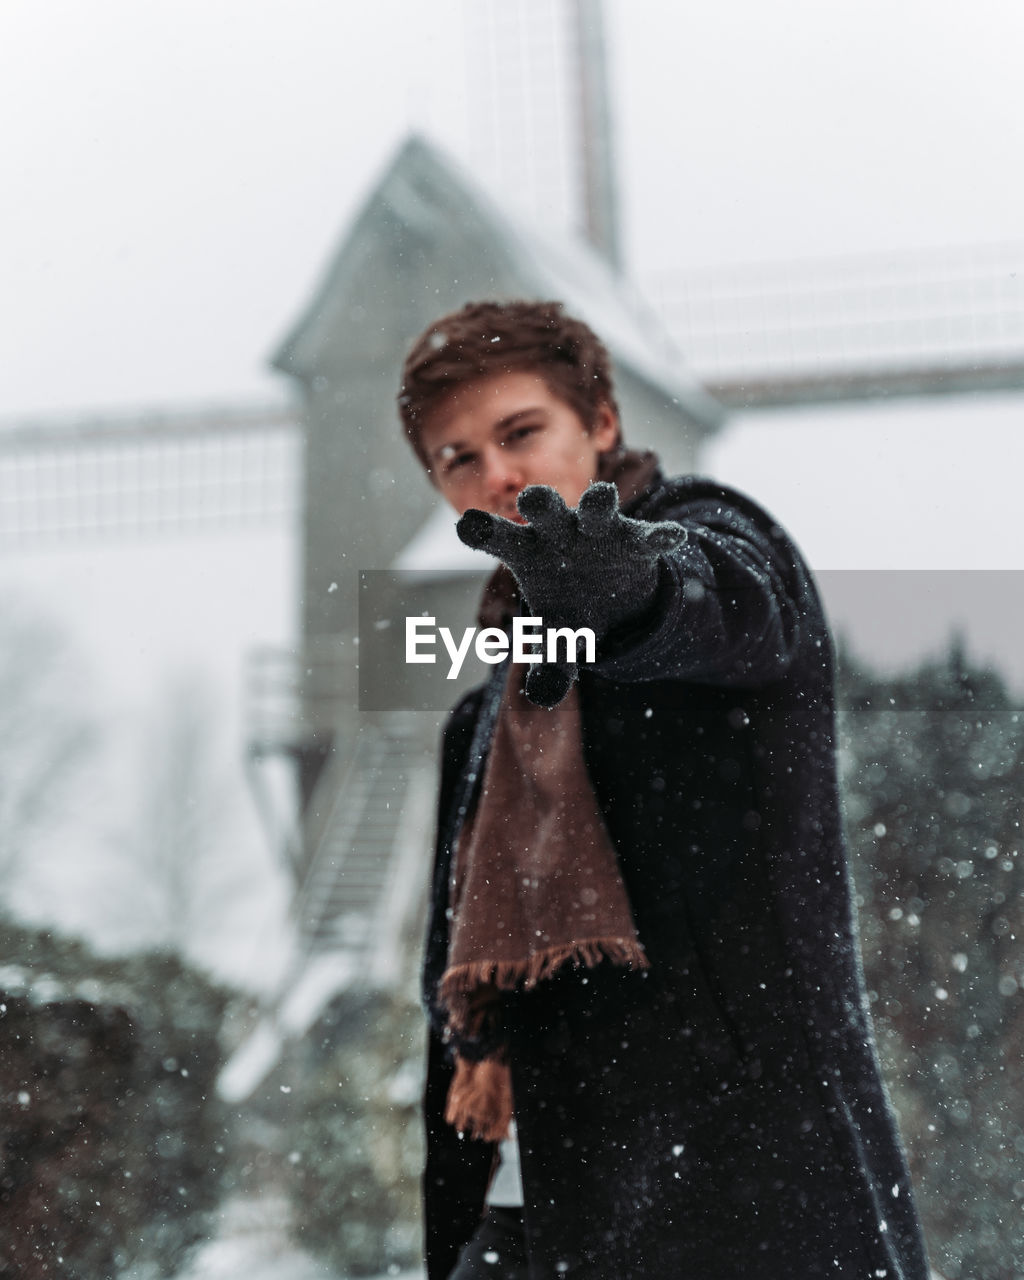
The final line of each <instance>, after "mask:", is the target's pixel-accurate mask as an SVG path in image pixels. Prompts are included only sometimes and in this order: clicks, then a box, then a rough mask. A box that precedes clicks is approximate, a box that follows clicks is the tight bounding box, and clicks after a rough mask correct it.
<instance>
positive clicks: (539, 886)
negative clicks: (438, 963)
mask: <svg viewBox="0 0 1024 1280" xmlns="http://www.w3.org/2000/svg"><path fill="white" fill-rule="evenodd" d="M656 470H657V459H656V458H655V456H654V455H653V454H651V453H642V454H641V453H635V452H621V453H617V454H613V455H605V456H603V457H602V458H601V466H600V469H599V472H598V479H601V480H610V481H612V482H613V483H614V484H615V485H616V486H617V488H618V490H619V500H620V502H622V503H625V502H628V501H629V499H630V498H632V497H634V496H636V495H637V494H638V493H640V492H642V491H643V489H644V488H646V487H647V485H648V484H649V483H650V481H651V479H652V477H653V475H654V473H655V471H656ZM517 605H518V589H517V587H516V584H515V579H514V578H513V577H512V575H511V574H510V573H509V571H508V570H507V569H506V568H505V567H504V566H501V567H500V568H499V569H498V570H497V571H496V573H495V574H494V575H493V576H492V578H491V580H490V581H489V582H488V584H487V587H486V589H485V591H484V597H483V600H482V602H481V611H480V621H481V624H482V625H486V626H495V625H507V624H508V622H509V619H510V617H511V615H512V613H513V612H514V610H515V608H516V606H517ZM528 669H529V668H528V665H527V664H525V663H524V664H518V665H516V666H513V668H512V670H511V671H510V673H509V678H508V681H507V682H506V685H505V690H504V693H503V695H502V700H501V705H500V707H499V710H498V717H497V722H496V724H495V729H494V737H493V740H492V742H491V748H490V753H489V755H488V759H487V765H486V767H485V770H484V777H483V781H482V785H481V790H480V798H479V800H478V802H477V806H476V809H475V811H474V812H473V813H472V814H471V815H470V817H469V818H468V819H467V820H466V822H465V824H464V826H463V829H462V832H461V833H460V836H459V840H458V845H457V847H456V850H455V869H454V877H453V887H452V896H451V902H450V906H451V908H452V916H453V919H452V928H451V935H450V942H449V948H448V964H447V968H446V969H445V972H444V975H443V977H442V979H441V986H440V993H439V994H440V1000H441V1003H442V1005H443V1006H444V1007H445V1009H446V1011H447V1015H448V1022H449V1024H450V1026H451V1028H452V1030H453V1031H454V1032H456V1033H457V1034H456V1041H457V1040H458V1036H459V1035H462V1036H470V1037H472V1036H474V1035H476V1034H478V1032H479V1029H480V1027H481V1025H482V1024H483V1022H484V1021H485V1020H486V1018H487V1017H488V1015H489V1014H491V1013H493V1011H494V1009H495V1006H496V1005H497V1003H498V1001H499V1000H500V993H501V992H502V991H511V990H513V989H520V990H530V988H532V987H535V986H536V985H537V983H538V982H543V981H544V980H545V979H547V978H550V977H551V976H552V975H553V974H555V973H556V972H558V970H560V969H561V968H562V967H563V966H564V965H566V964H572V965H575V966H577V967H579V966H587V967H592V966H593V965H596V964H598V963H599V962H600V961H602V960H608V961H610V962H611V963H612V964H616V965H622V966H623V967H626V968H634V969H646V968H648V967H649V962H648V960H647V957H646V955H645V954H644V949H643V945H642V944H641V942H640V940H639V939H638V937H637V933H636V927H635V925H634V923H633V915H632V910H631V908H630V904H629V898H628V896H627V893H626V888H625V886H624V884H623V883H622V877H621V874H620V872H619V867H618V862H617V859H616V855H615V850H614V849H613V847H612V843H611V839H610V837H609V836H608V832H607V830H606V829H605V825H604V820H603V819H602V817H601V813H600V810H599V808H598V804H597V798H596V796H595V795H594V789H593V786H592V785H591V782H590V778H589V776H588V774H587V770H586V765H585V763H584V759H583V735H582V721H581V714H580V700H579V690H578V686H576V685H574V686H573V688H572V689H571V690H570V693H569V695H568V697H566V698H565V700H564V701H563V702H562V703H560V704H559V705H558V706H557V707H555V708H553V709H552V710H547V709H545V708H542V707H537V706H534V705H533V703H531V702H529V701H528V700H527V698H526V696H525V694H524V693H523V685H524V683H525V680H526V673H527V671H528ZM446 1119H447V1120H448V1122H449V1123H450V1124H452V1125H454V1126H455V1127H456V1128H457V1129H459V1130H460V1131H461V1132H467V1133H469V1134H471V1135H472V1136H473V1137H477V1138H483V1139H485V1140H486V1141H490V1142H496V1141H498V1140H500V1139H501V1138H504V1137H505V1135H506V1134H507V1132H508V1127H509V1123H510V1121H511V1119H512V1089H511V1084H510V1079H509V1070H508V1065H507V1063H506V1062H505V1061H504V1059H503V1056H502V1055H501V1053H500V1051H499V1052H498V1053H497V1054H496V1055H494V1056H490V1057H485V1058H483V1059H482V1060H480V1061H470V1060H468V1059H466V1058H463V1057H461V1056H460V1055H459V1054H458V1053H456V1073H455V1078H454V1080H453V1081H452V1085H451V1088H450V1090H449V1094H448V1105H447V1109H446Z"/></svg>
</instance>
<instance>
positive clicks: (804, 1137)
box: [399, 302, 927, 1280]
mask: <svg viewBox="0 0 1024 1280" xmlns="http://www.w3.org/2000/svg"><path fill="white" fill-rule="evenodd" d="M399 407H400V412H401V416H402V421H403V424H404V427H405V430H406V432H407V434H408V437H409V439H410V442H411V443H412V445H413V447H414V449H415V450H416V453H417V456H418V457H419V458H420V460H421V462H422V463H423V464H424V466H425V468H426V470H427V473H428V475H429V477H430V479H431V481H432V483H433V484H434V485H435V486H436V487H437V489H438V490H439V491H440V493H441V494H442V496H443V497H444V498H445V499H446V500H447V501H448V502H449V503H450V504H451V506H452V507H453V508H454V509H455V511H456V512H457V513H458V514H459V517H460V520H459V525H458V528H459V533H460V536H461V537H462V538H463V540H464V541H466V542H468V543H469V544H470V545H473V546H477V547H483V548H485V549H487V550H490V551H491V552H492V554H494V555H495V556H496V557H497V558H498V559H500V560H501V561H502V562H503V563H502V565H501V567H499V569H498V570H497V572H496V574H495V575H494V577H493V578H492V580H491V582H490V583H489V585H488V589H487V591H486V592H485V596H484V601H483V605H482V610H481V620H482V621H483V622H484V623H486V624H488V625H504V626H506V627H507V626H508V624H509V619H510V618H511V617H512V616H513V615H514V614H515V612H516V611H517V610H519V611H525V612H526V613H528V614H529V615H530V616H538V617H540V618H542V620H543V622H544V624H545V626H557V627H569V628H574V629H575V628H580V627H589V628H591V629H592V630H593V632H594V634H595V637H596V640H597V647H596V654H595V661H594V662H593V663H590V664H586V663H584V664H582V665H580V666H577V665H576V664H575V662H573V661H572V660H571V658H570V657H569V656H568V655H566V656H565V657H564V658H562V660H561V661H560V662H558V663H539V664H536V665H530V666H526V664H510V663H505V664H503V665H501V666H498V667H496V668H495V673H494V677H493V678H492V680H491V681H490V682H489V684H488V685H487V686H486V687H485V688H482V689H478V690H475V691H474V692H473V693H471V694H470V695H469V696H468V697H467V698H465V699H464V700H463V701H462V702H461V703H460V704H459V705H458V706H457V707H456V708H455V710H454V712H453V713H452V716H451V717H450V720H449V723H448V726H447V729H446V732H445V740H444V749H443V768H442V778H441V795H440V810H439V814H440V817H439V830H438V846H437V861H436V865H435V871H434V879H433V893H432V901H431V918H430V926H429V931H428V940H427V955H426V963H425V969H424V996H425V1000H426V1003H427V1006H428V1009H429V1012H430V1018H431V1032H430V1058H429V1066H428V1078H427V1087H426V1094H425V1112H426V1117H425V1118H426V1127H427V1164H426V1173H425V1182H424V1190H425V1211H426V1227H427V1263H428V1275H429V1277H430V1280H442V1278H443V1277H448V1276H453V1277H457V1280H468V1277H471V1276H477V1275H488V1276H493V1277H513V1276H523V1277H526V1276H528V1277H530V1278H531V1280H541V1278H544V1280H547V1278H548V1277H552V1278H554V1277H560V1276H577V1277H586V1278H587V1280H591V1278H594V1280H613V1278H614V1280H624V1278H628V1277H637V1278H638V1280H639V1278H640V1277H664V1278H666V1280H668V1278H669V1277H671V1278H672V1280H676V1278H677V1277H678V1278H679V1280H779V1278H780V1277H786V1278H787V1280H823V1278H824V1277H841V1278H842V1280H853V1278H854V1277H856V1278H857V1280H866V1278H868V1277H878V1278H879V1280H881V1278H882V1277H887V1278H888V1280H926V1277H927V1265H926V1262H925V1255H924V1248H923V1244H922V1240H921V1236H920V1230H919V1227H918V1223H917V1219H916V1214H915V1210H914V1206H913V1196H912V1190H911V1186H910V1182H909V1177H908V1174H907V1170H906V1165H905V1161H904V1158H903V1154H902V1151H901V1148H900V1144H899V1139H898V1136H897V1132H896V1127H895V1122H894V1119H893V1116H892V1112H891V1109H890V1107H889V1104H888V1101H887V1099H886V1096H885V1092H884V1088H883V1086H882V1083H881V1079H880V1075H879V1070H878V1065H877V1061H876V1057H875V1052H874V1045H873V1040H872V1033H871V1029H870V1024H869V1021H868V1016H867V1013H866V1006H865V1000H864V991H863V982H862V977H861V972H860V960H859V953H858V949H857V942H856V934H855V926H854V922H853V915H852V909H851V901H850V886H849V879H848V873H847V864H846V855H845V851H844V846H843V839H842V834H841V829H840V816H839V803H838V798H837V788H836V777H835V761H834V744H833V693H832V657H831V646H830V639H829V635H828V631H827V629H826V625H825V622H824V619H823V616H822V612H821V607H820V604H819V601H818V598H817V595H816V592H815V589H814V586H813V584H812V582H811V579H810V576H809V574H808V571H807V569H806V567H805V566H804V564H803V561H802V560H801V558H800V555H799V553H798V552H797V550H796V548H795V547H794V546H793V544H792V543H791V542H790V540H789V539H788V537H787V536H786V534H785V533H784V532H783V531H782V530H781V529H780V528H779V527H778V525H777V524H776V523H775V522H774V521H773V520H772V519H771V518H770V517H769V516H767V515H766V514H765V513H764V512H763V511H762V510H761V509H760V508H759V507H757V506H756V505H755V504H754V503H753V502H751V501H750V500H749V499H747V498H745V497H743V496H742V495H740V494H738V493H735V492H733V491H731V490H728V489H726V488H724V487H723V486H720V485H717V484H714V483H712V482H710V481H707V480H700V479H696V478H694V477H683V478H679V479H675V480H667V479H665V478H664V477H663V475H662V474H661V472H660V469H659V468H658V465H657V460H656V459H655V458H654V457H653V455H651V454H640V453H634V452H631V451H627V450H626V449H624V447H623V445H622V440H621V434H620V427H619V420H618V410H617V406H616V403H615V398H614V391H613V387H612V382H611V375H610V369H609V362H608V357H607V353H606V352H605V350H604V348H603V346H602V345H601V343H600V342H599V341H598V339H597V338H596V337H595V335H594V334H593V333H592V332H591V331H590V330H589V329H588V328H587V327H586V326H585V325H583V324H581V323H580V322H578V321H576V320H573V319H572V318H570V317H568V316H566V315H565V314H564V313H563V311H562V309H561V307H560V306H559V305H557V304H554V303H525V302H518V303H508V304H503V305H501V304H495V303H478V304H470V305H469V306H467V307H465V308H463V309H462V310H461V311H460V312H458V313H455V314H454V315H451V316H446V317H444V318H443V319H441V320H438V321H437V322H436V323H435V324H434V325H432V326H430V328H429V329H428V330H427V332H426V333H425V334H423V335H422V337H421V338H420V339H419V340H418V341H417V342H416V344H415V345H414V346H413V348H412V350H411V352H410V354H409V356H408V358H407V360H406V363H405V367H404V371H403V387H402V392H401V395H400V397H399ZM513 1121H514V1123H513ZM499 1144H500V1151H501V1158H500V1160H499V1158H498V1151H499ZM517 1163H518V1166H519V1167H518V1168H517V1167H516V1166H517ZM496 1170H497V1172H495V1171H496ZM517 1201H518V1203H517Z"/></svg>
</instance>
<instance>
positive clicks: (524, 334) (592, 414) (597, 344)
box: [398, 302, 621, 467]
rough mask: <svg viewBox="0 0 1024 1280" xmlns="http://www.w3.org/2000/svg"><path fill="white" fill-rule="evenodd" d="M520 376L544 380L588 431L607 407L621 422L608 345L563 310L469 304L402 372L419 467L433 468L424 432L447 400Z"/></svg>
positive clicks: (422, 339) (430, 331)
mask: <svg viewBox="0 0 1024 1280" xmlns="http://www.w3.org/2000/svg"><path fill="white" fill-rule="evenodd" d="M519 371H525V372H529V373H537V374H539V375H540V377H542V378H543V379H544V381H545V383H546V384H547V387H548V390H549V391H550V392H551V394H552V395H555V396H558V398H559V399H560V400H564V401H565V403H566V404H567V405H569V407H570V408H571V409H572V410H574V412H575V413H576V414H578V415H579V418H580V421H581V422H582V423H583V425H584V426H585V427H586V429H587V430H588V431H591V430H593V428H594V426H595V425H596V423H597V414H598V410H599V409H600V407H601V405H602V404H606V405H608V406H609V407H610V408H611V409H613V410H614V411H615V414H616V416H618V405H617V404H616V403H615V393H614V389H613V387H612V374H611V361H610V359H609V356H608V352H607V351H606V349H605V346H604V343H602V342H601V340H600V338H598V336H597V335H596V334H595V333H594V332H593V330H592V329H590V328H589V327H588V326H587V325H585V324H584V323H583V322H582V320H575V319H573V317H572V316H568V315H566V314H565V311H564V310H563V308H562V304H561V303H560V302H468V303H467V304H466V305H465V306H464V307H463V308H462V309H461V310H459V311H453V312H452V313H451V314H450V315H447V316H442V317H441V318H440V319H439V320H435V321H434V323H433V324H432V325H430V326H429V327H428V328H427V329H426V330H425V331H424V332H423V333H422V334H421V335H420V336H419V337H418V338H417V339H416V341H415V342H414V343H413V345H412V348H411V349H410V351H409V354H408V356H406V360H405V364H404V365H403V367H402V389H401V391H400V392H399V395H398V412H399V415H400V417H401V419H402V425H403V427H404V428H405V433H406V436H407V437H408V439H409V443H410V444H411V445H412V447H413V449H415V451H416V456H417V457H418V458H419V460H420V462H422V463H423V465H424V466H425V467H426V466H427V465H428V462H427V457H426V455H425V454H424V452H423V449H422V447H421V445H420V429H421V427H422V426H423V424H424V422H426V420H427V418H429V416H430V414H431V413H433V411H434V410H435V409H436V408H437V406H438V405H439V404H440V403H441V401H442V400H443V399H444V398H445V397H446V396H447V395H449V394H450V393H451V392H452V391H454V390H455V388H456V387H459V386H461V385H462V384H463V383H466V382H470V381H472V380H473V379H474V378H486V377H490V376H492V375H493V374H496V373H511V372H519ZM620 447H621V439H620V440H618V441H617V442H616V445H615V448H616V449H618V448H620Z"/></svg>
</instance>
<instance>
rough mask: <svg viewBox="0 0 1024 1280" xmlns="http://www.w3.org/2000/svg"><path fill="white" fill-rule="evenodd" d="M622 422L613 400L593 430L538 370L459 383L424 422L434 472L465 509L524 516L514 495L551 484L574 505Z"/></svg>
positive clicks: (454, 502) (452, 498)
mask: <svg viewBox="0 0 1024 1280" xmlns="http://www.w3.org/2000/svg"><path fill="white" fill-rule="evenodd" d="M617 435H618V422H617V419H616V416H615V413H614V410H612V409H611V408H610V407H609V406H608V405H602V406H601V409H600V410H599V411H598V418H597V422H596V424H595V426H594V429H593V431H590V432H588V431H587V429H586V427H585V426H584V425H583V422H582V420H581V419H580V417H579V415H578V414H577V413H576V411H575V410H574V409H572V408H570V407H569V405H568V404H566V402H565V401H564V400H561V399H559V397H558V396H556V395H554V394H553V393H552V392H551V391H550V389H549V388H548V385H547V383H546V382H545V381H544V379H543V378H542V377H541V376H540V374H537V373H528V372H521V373H499V374H494V375H492V376H490V377H486V378H477V379H474V380H473V381H472V382H467V383H465V384H464V385H463V386H461V387H457V388H456V389H455V390H454V391H453V392H452V393H451V394H450V395H449V396H448V397H447V398H446V399H445V400H443V401H442V402H441V404H440V405H438V407H437V408H436V409H435V410H434V412H433V413H432V414H431V415H430V417H429V418H428V419H427V421H426V422H425V423H424V425H423V429H422V432H421V435H420V441H421V443H422V446H423V449H424V451H425V452H426V455H427V459H428V462H429V466H430V475H431V478H432V480H433V481H434V483H435V484H436V486H437V488H438V489H439V490H440V492H441V494H442V496H443V497H444V498H446V499H447V500H448V502H449V503H450V504H451V505H452V506H453V507H454V508H455V510H456V511H457V512H458V513H459V515H461V514H462V513H463V512H464V511H466V510H468V509H469V508H470V507H477V508H479V509H480V510H481V511H489V512H491V513H492V514H493V515H499V516H505V517H506V518H507V519H509V520H517V521H521V517H520V515H519V513H518V511H517V510H516V495H517V494H519V493H520V492H521V491H522V490H523V489H525V488H526V486H527V485H531V484H546V485H550V486H551V488H552V489H555V490H556V491H557V492H558V493H560V494H561V495H562V497H563V498H564V499H565V501H566V503H567V504H568V505H569V506H570V507H575V506H576V505H577V504H578V503H579V500H580V497H581V495H582V494H583V491H584V490H585V489H586V488H587V486H588V485H589V484H590V483H591V481H592V480H594V479H595V478H596V476H597V457H598V454H599V453H602V452H603V451H604V450H606V449H610V448H612V446H613V445H614V444H615V441H616V438H617Z"/></svg>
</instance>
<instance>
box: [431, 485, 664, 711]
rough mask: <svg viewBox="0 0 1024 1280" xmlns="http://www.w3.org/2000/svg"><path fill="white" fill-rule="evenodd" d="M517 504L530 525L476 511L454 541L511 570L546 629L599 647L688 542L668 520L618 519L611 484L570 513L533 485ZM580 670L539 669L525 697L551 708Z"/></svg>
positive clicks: (644, 600) (589, 493)
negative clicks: (586, 634)
mask: <svg viewBox="0 0 1024 1280" xmlns="http://www.w3.org/2000/svg"><path fill="white" fill-rule="evenodd" d="M516 506H517V507H518V509H519V513H520V515H521V516H523V518H524V519H525V520H526V521H528V523H527V524H517V523H516V522H515V521H513V520H506V519H505V518H504V517H503V516H495V515H491V514H490V513H488V512H486V511H479V510H477V509H476V508H475V507H473V508H470V509H469V510H468V511H466V512H464V514H463V515H462V517H461V518H460V520H459V522H458V524H457V526H456V529H457V532H458V535H459V537H460V538H461V539H462V541H463V542H464V543H465V544H466V545H467V546H469V547H473V548H475V549H476V550H479V551H487V552H488V553H489V554H490V555H493V556H496V557H497V558H498V559H499V560H501V561H502V562H503V563H504V564H506V565H508V567H509V569H510V570H511V572H512V574H513V576H514V577H515V580H516V582H517V583H518V584H519V589H520V591H521V592H522V594H523V598H524V600H525V601H526V604H527V606H528V607H529V609H530V612H531V613H532V614H534V615H535V616H538V617H540V618H541V619H542V620H543V622H544V623H545V625H546V626H555V627H572V628H573V629H578V628H580V627H590V628H591V630H592V631H593V632H594V635H595V637H596V639H597V640H598V642H600V641H601V640H602V639H603V638H604V637H605V636H606V635H607V634H608V633H609V632H610V631H611V630H613V629H614V628H615V627H617V626H619V625H620V624H621V623H623V622H625V621H626V620H627V619H628V618H630V617H632V616H634V615H636V614H637V613H640V612H641V611H642V610H643V609H644V607H645V606H646V605H648V604H649V603H650V602H651V600H652V599H653V598H654V594H655V591H656V589H657V584H658V558H659V556H661V555H662V554H663V553H664V552H666V551H671V550H672V549H673V548H675V547H677V546H679V544H680V543H682V542H685V540H686V536H687V535H686V530H685V529H684V528H683V527H682V525H679V524H676V523H675V522H673V521H670V520H666V521H661V522H659V523H656V524H652V523H648V522H647V521H644V520H632V519H630V518H629V517H628V516H624V515H622V513H621V512H620V511H619V498H618V493H617V491H616V489H615V486H614V485H612V484H607V483H604V482H596V483H594V484H591V485H590V487H589V488H588V489H587V490H586V491H585V492H584V494H583V496H582V497H581V498H580V501H579V506H578V507H576V508H575V509H573V508H572V507H568V506H567V505H566V503H565V501H564V499H563V498H562V497H561V495H560V494H559V493H557V492H556V490H554V489H552V488H550V487H549V486H548V485H530V486H529V487H527V488H526V489H524V490H523V491H522V493H520V495H519V497H518V499H517V502H516ZM577 671H578V668H577V666H576V664H575V663H568V662H566V663H536V664H534V665H533V666H532V667H531V669H530V672H529V674H528V676H527V680H526V695H527V697H528V698H529V699H530V700H531V702H535V703H537V704H538V705H540V706H545V707H553V706H555V705H556V704H557V703H559V702H561V701H562V699H563V698H564V697H565V695H566V694H567V693H568V692H569V689H570V688H571V687H572V683H573V681H574V680H575V679H576V675H577Z"/></svg>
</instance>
